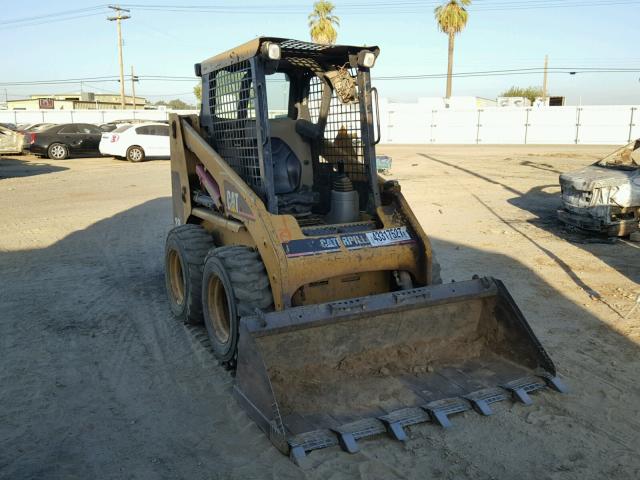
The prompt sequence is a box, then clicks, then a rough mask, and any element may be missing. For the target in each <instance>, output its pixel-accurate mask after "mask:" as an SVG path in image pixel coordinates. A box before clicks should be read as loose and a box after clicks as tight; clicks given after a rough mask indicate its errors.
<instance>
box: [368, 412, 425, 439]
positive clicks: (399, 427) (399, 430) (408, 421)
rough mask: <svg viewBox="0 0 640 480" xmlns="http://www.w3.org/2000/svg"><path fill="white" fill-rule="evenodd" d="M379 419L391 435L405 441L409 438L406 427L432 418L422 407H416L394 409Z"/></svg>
mask: <svg viewBox="0 0 640 480" xmlns="http://www.w3.org/2000/svg"><path fill="white" fill-rule="evenodd" d="M378 420H380V421H381V422H382V423H384V426H385V427H386V428H387V432H389V435H391V436H392V437H393V438H395V439H396V440H399V441H401V442H404V441H405V440H406V439H407V434H406V433H405V431H404V427H408V426H409V425H415V424H416V423H422V422H428V421H430V420H431V418H430V417H429V414H428V413H427V412H425V411H424V410H423V409H422V408H418V407H415V408H403V409H401V410H396V411H393V412H391V413H388V414H387V415H383V416H381V417H378Z"/></svg>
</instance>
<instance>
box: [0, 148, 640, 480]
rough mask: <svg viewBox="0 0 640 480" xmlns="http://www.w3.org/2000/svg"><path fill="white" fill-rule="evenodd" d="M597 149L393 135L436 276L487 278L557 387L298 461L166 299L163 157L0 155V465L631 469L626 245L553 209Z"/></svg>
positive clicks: (633, 248)
mask: <svg viewBox="0 0 640 480" xmlns="http://www.w3.org/2000/svg"><path fill="white" fill-rule="evenodd" d="M608 151H610V147H586V146H581V147H542V146H540V147H537V146H499V147H497V146H456V147H446V146H394V147H390V146H387V147H381V148H379V153H386V154H390V155H391V156H392V157H393V170H392V172H391V177H393V178H397V179H399V180H401V181H402V189H403V192H404V193H405V195H406V196H407V197H408V198H409V200H410V202H411V204H412V206H413V208H414V209H415V212H416V213H417V215H418V217H419V219H420V221H421V222H422V224H423V225H424V227H425V230H426V231H427V232H429V234H430V235H431V236H432V238H433V243H434V246H435V251H436V252H437V255H438V257H439V260H440V262H441V263H442V268H443V270H442V273H443V278H444V280H445V281H449V280H450V279H454V278H455V279H459V280H463V279H468V278H470V277H471V276H472V275H473V274H474V273H478V274H485V275H493V276H495V277H497V278H500V279H502V280H503V281H504V282H505V283H506V285H507V286H508V288H509V289H510V291H511V293H512V295H513V296H514V297H515V299H516V300H517V302H518V304H519V305H520V307H521V309H522V310H523V311H524V313H525V316H526V317H527V318H528V320H529V322H530V323H531V325H532V327H533V329H534V330H535V332H536V333H537V334H538V336H539V337H540V339H541V341H542V343H543V344H544V345H545V347H546V348H547V350H548V352H549V353H550V355H551V356H552V358H553V359H554V361H555V363H556V365H557V366H558V369H559V372H560V374H561V376H562V377H563V379H564V380H565V382H566V383H567V384H568V385H569V387H570V388H571V393H570V394H568V395H560V394H558V393H553V392H544V393H540V394H536V395H534V405H533V406H530V407H525V406H523V405H520V404H511V403H509V402H502V404H499V406H498V407H497V410H498V412H497V413H496V415H494V416H492V417H488V418H487V417H481V416H479V415H476V414H474V413H467V414H463V415H460V416H457V417H454V418H453V422H454V424H455V425H454V428H453V429H451V430H448V431H443V430H441V429H439V428H437V427H435V426H434V425H432V424H423V425H418V426H415V427H412V428H411V429H410V431H409V440H408V441H407V442H406V443H404V444H403V443H399V442H395V441H393V440H391V439H389V438H382V437H381V438H376V439H371V440H366V441H362V442H360V443H361V445H360V446H361V452H360V453H358V454H355V455H348V454H346V453H343V452H341V451H340V450H339V449H338V448H337V447H336V448H330V449H325V450H320V451H315V452H313V453H311V455H310V463H311V468H309V469H308V470H305V471H302V470H300V469H298V468H297V467H295V466H294V465H293V464H292V463H291V462H290V461H289V460H288V459H287V458H286V457H284V456H282V455H281V454H280V453H279V452H278V451H277V450H276V449H275V448H273V447H272V445H271V443H270V442H269V441H268V440H267V438H266V437H265V436H264V435H263V434H262V433H261V431H260V430H259V429H258V427H257V426H256V425H254V424H253V422H252V421H251V420H249V418H248V417H247V416H246V415H245V414H244V412H243V411H242V410H241V409H240V407H239V406H238V405H237V404H236V402H235V400H234V399H233V398H232V396H231V386H232V378H230V376H229V374H228V373H227V372H226V371H224V370H223V369H222V368H220V367H218V366H217V364H216V362H215V361H214V360H213V357H212V356H211V355H210V353H209V352H208V350H207V349H206V348H205V347H204V346H203V344H202V343H201V341H200V340H199V338H202V336H203V335H205V334H204V332H203V331H195V332H194V331H192V330H189V329H187V328H186V327H184V326H183V325H182V324H180V323H178V322H176V321H175V320H174V319H173V318H172V317H171V314H170V312H169V307H168V305H167V302H166V300H165V294H164V281H163V263H162V255H163V247H164V240H165V235H166V233H167V231H168V230H169V229H170V228H171V218H172V215H171V211H170V209H171V206H170V199H169V195H170V192H171V190H170V179H169V162H168V161H150V162H146V163H143V164H130V163H127V162H123V161H117V160H112V159H109V158H93V159H73V160H67V161H63V162H53V161H49V160H39V159H35V158H32V157H23V156H16V157H9V158H6V157H4V158H2V159H1V160H0V208H1V212H2V213H1V215H2V217H1V218H2V222H0V252H1V253H0V272H1V275H2V276H1V277H0V352H1V355H0V478H6V479H12V480H14V479H31V478H34V479H89V478H100V479H102V478H105V479H111V478H113V479H125V478H127V479H128V478H131V479H157V478H167V479H169V478H172V479H173V478H189V479H262V478H277V479H286V478H291V479H294V478H295V479H297V478H308V479H332V480H338V479H343V478H363V479H393V478H411V479H424V478H444V479H512V478H521V479H534V478H535V479H576V480H577V479H602V478H612V479H613V478H615V479H637V478H640V458H639V456H640V447H639V445H640V360H639V359H640V311H637V312H636V313H635V314H634V315H632V316H631V317H629V318H628V319H624V318H623V317H624V316H625V315H626V314H627V312H628V311H629V310H630V309H631V307H632V305H633V303H634V299H635V296H637V295H638V294H640V244H634V243H631V242H623V241H618V242H607V241H605V240H604V239H597V240H596V241H593V240H591V239H589V238H588V237H585V236H582V235H580V234H577V233H574V232H566V231H565V230H564V229H563V228H561V227H560V226H559V225H558V223H557V221H556V218H555V209H556V208H557V206H558V204H559V187H558V185H557V177H558V174H559V173H560V172H562V171H567V170H570V169H574V168H578V167H580V166H583V165H587V164H589V163H591V162H593V161H594V160H595V159H596V158H598V156H599V155H602V154H604V153H607V152H608Z"/></svg>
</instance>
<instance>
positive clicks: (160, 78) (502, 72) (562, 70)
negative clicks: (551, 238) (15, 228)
mask: <svg viewBox="0 0 640 480" xmlns="http://www.w3.org/2000/svg"><path fill="white" fill-rule="evenodd" d="M548 71H549V73H550V74H576V73H638V72H640V67H624V68H618V67H577V66H574V67H549V68H548ZM540 73H544V68H543V67H531V68H514V69H496V70H476V71H467V72H457V73H454V74H453V76H454V77H491V76H509V75H528V74H540ZM446 76H447V74H446V73H423V74H408V75H389V76H374V77H373V79H374V80H422V79H430V78H444V77H446ZM136 77H137V78H138V79H139V80H140V81H141V82H142V81H147V82H148V81H150V82H198V81H199V78H198V77H190V76H174V75H136ZM118 81H119V78H118V77H117V76H115V75H109V76H101V77H77V78H64V79H57V80H30V81H29V80H25V81H16V82H0V86H35V85H65V84H78V83H80V82H84V83H89V84H91V83H108V82H118ZM283 81H284V80H283Z"/></svg>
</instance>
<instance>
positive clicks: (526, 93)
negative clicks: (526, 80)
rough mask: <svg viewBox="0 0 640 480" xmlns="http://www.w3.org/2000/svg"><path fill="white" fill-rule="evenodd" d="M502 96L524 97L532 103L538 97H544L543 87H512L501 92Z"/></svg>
mask: <svg viewBox="0 0 640 480" xmlns="http://www.w3.org/2000/svg"><path fill="white" fill-rule="evenodd" d="M500 96H501V97H524V98H528V99H529V100H531V103H533V102H535V101H536V98H537V97H542V96H543V92H542V87H526V88H523V87H511V88H510V89H509V90H506V91H504V92H502V93H501V94H500Z"/></svg>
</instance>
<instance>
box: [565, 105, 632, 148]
mask: <svg viewBox="0 0 640 480" xmlns="http://www.w3.org/2000/svg"><path fill="white" fill-rule="evenodd" d="M579 118H580V122H579V123H580V125H579V129H578V143H586V144H594V143H600V144H608V145H610V144H620V143H627V142H628V141H629V123H630V122H631V107H625V106H620V107H615V106H613V107H612V106H607V107H588V108H587V107H585V108H580V117H579Z"/></svg>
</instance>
